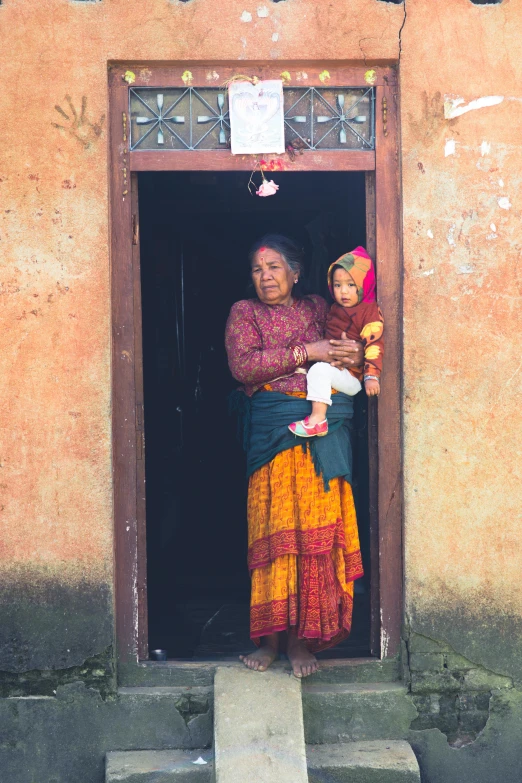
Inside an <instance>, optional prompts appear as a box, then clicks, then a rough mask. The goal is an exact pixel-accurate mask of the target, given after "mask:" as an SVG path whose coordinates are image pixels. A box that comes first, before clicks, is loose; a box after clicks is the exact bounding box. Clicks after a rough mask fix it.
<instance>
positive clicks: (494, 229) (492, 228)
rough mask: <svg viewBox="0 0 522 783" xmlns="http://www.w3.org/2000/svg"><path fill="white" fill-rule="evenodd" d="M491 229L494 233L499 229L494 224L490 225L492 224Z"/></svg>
mask: <svg viewBox="0 0 522 783" xmlns="http://www.w3.org/2000/svg"><path fill="white" fill-rule="evenodd" d="M489 227H490V229H491V230H492V231H496V230H497V227H496V225H495V224H494V223H490V224H489Z"/></svg>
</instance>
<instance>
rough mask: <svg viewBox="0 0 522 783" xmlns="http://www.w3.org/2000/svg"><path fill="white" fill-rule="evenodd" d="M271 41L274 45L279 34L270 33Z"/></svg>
mask: <svg viewBox="0 0 522 783" xmlns="http://www.w3.org/2000/svg"><path fill="white" fill-rule="evenodd" d="M272 41H273V42H274V43H275V42H276V41H279V33H272Z"/></svg>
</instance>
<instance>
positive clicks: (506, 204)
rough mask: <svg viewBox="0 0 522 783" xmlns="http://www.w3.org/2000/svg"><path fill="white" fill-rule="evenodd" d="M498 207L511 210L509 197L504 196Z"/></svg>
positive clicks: (500, 199)
mask: <svg viewBox="0 0 522 783" xmlns="http://www.w3.org/2000/svg"><path fill="white" fill-rule="evenodd" d="M498 205H499V207H500V209H511V201H510V200H509V199H508V197H507V196H502V198H499V200H498Z"/></svg>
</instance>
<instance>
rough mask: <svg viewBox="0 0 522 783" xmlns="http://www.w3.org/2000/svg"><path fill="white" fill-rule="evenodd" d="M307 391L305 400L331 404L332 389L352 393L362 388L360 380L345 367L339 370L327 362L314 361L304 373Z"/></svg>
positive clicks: (351, 394)
mask: <svg viewBox="0 0 522 783" xmlns="http://www.w3.org/2000/svg"><path fill="white" fill-rule="evenodd" d="M306 380H307V387H308V393H307V395H306V399H307V400H312V401H313V402H324V403H326V404H327V405H331V404H332V389H335V390H336V391H340V392H343V393H344V394H349V395H350V397H353V395H354V394H357V392H360V391H361V389H362V386H361V383H360V381H358V380H357V378H354V376H353V375H352V374H351V373H350V372H349V371H348V370H346V369H343V370H340V369H339V368H338V367H332V365H331V364H328V363H327V362H316V363H315V364H313V365H312V366H311V367H310V369H309V370H308V372H307V374H306Z"/></svg>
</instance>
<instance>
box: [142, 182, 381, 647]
mask: <svg viewBox="0 0 522 783" xmlns="http://www.w3.org/2000/svg"><path fill="white" fill-rule="evenodd" d="M275 178H276V180H277V182H278V184H279V185H280V190H279V192H278V194H277V195H276V196H275V197H272V198H266V199H262V198H257V197H255V196H250V195H249V193H248V190H247V182H248V175H247V174H245V173H236V172H176V173H171V172H160V173H144V174H140V175H139V205H140V236H141V275H142V299H143V351H144V395H145V432H146V480H147V557H148V613H149V614H148V618H149V648H150V649H151V650H152V649H156V648H163V649H167V650H168V657H169V658H182V659H190V660H201V659H210V658H216V657H220V658H224V657H231V656H233V657H235V656H236V655H237V653H238V652H241V651H245V650H248V649H251V647H252V644H251V642H250V641H249V635H248V620H249V612H248V604H249V575H248V571H247V567H246V542H247V535H246V481H245V478H244V474H245V468H244V457H243V453H242V450H241V448H240V446H239V444H238V441H237V439H236V435H235V422H234V421H233V419H231V418H230V417H229V416H228V413H227V397H228V394H229V392H230V391H231V390H232V389H233V388H235V387H236V386H237V383H236V382H235V381H234V380H233V378H232V377H231V376H230V373H229V370H228V366H227V361H226V354H225V350H224V345H223V335H224V328H225V322H226V319H227V315H228V312H229V309H230V306H231V305H232V303H233V302H235V301H237V300H238V299H242V298H245V297H247V296H249V295H252V294H251V293H249V292H248V290H247V286H248V263H247V253H248V249H249V246H250V245H251V244H252V243H253V241H254V240H256V239H257V238H258V237H260V236H261V235H262V234H264V233H267V232H278V233H284V234H288V235H289V236H291V237H293V238H295V239H296V240H297V241H298V242H300V243H302V246H303V247H304V248H305V253H306V260H307V264H308V283H309V286H308V287H309V289H310V291H313V292H316V293H320V294H323V295H325V296H326V295H327V291H326V279H325V278H326V269H327V267H328V265H329V263H331V261H332V260H335V258H337V257H338V256H339V255H341V253H343V252H346V251H347V250H350V249H352V248H353V247H355V246H356V245H359V244H361V245H364V244H365V233H366V227H365V187H364V173H362V172H361V173H359V172H353V173H338V172H332V173H328V172H324V173H323V172H309V173H308V172H307V173H302V172H299V173H298V172H295V173H292V172H290V173H287V172H285V173H278V174H277V175H276V177H275ZM353 447H354V463H355V466H356V471H355V476H354V491H355V499H356V506H357V514H358V519H359V525H360V533H361V543H362V548H363V558H364V561H365V569H366V577H365V579H364V580H361V581H360V583H359V587H358V590H359V591H358V592H357V594H356V598H355V610H354V625H353V631H352V635H351V637H350V638H349V639H348V640H347V641H346V642H345V643H344V644H343V645H341V646H340V647H337V648H336V649H335V651H327V652H326V653H323V654H322V655H323V656H328V657H358V656H365V655H369V638H370V604H369V568H370V558H369V520H368V448H367V404H366V398H365V396H364V395H363V394H360V395H358V397H357V398H356V414H355V422H354V435H353Z"/></svg>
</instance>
